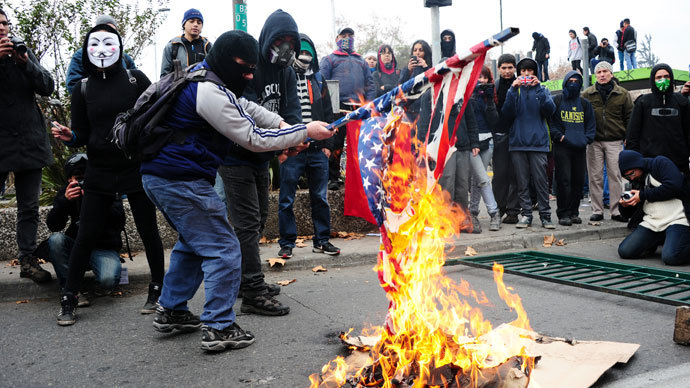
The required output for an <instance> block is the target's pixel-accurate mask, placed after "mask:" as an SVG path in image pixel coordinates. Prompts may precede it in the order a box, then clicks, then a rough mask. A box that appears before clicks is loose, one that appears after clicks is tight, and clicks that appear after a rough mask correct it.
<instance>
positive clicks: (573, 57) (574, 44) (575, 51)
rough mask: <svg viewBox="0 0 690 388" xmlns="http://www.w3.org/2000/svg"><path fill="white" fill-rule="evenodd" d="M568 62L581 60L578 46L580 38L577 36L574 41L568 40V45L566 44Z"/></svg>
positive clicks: (579, 45) (580, 50)
mask: <svg viewBox="0 0 690 388" xmlns="http://www.w3.org/2000/svg"><path fill="white" fill-rule="evenodd" d="M568 60H569V61H579V60H582V45H581V44H580V38H578V37H577V36H576V37H575V38H574V39H570V43H568Z"/></svg>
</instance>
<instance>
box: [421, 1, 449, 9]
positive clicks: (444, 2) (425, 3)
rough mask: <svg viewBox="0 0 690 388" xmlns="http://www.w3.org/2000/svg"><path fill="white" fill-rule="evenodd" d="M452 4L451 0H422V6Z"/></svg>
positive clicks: (445, 5)
mask: <svg viewBox="0 0 690 388" xmlns="http://www.w3.org/2000/svg"><path fill="white" fill-rule="evenodd" d="M449 5H453V0H424V6H425V7H427V8H431V7H447V6H449Z"/></svg>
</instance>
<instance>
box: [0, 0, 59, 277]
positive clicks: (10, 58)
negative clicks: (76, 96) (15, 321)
mask: <svg viewBox="0 0 690 388" xmlns="http://www.w3.org/2000/svg"><path fill="white" fill-rule="evenodd" d="M10 26H11V23H10V21H9V19H8V18H7V14H6V13H5V12H4V11H3V10H2V9H0V85H2V92H1V93H0V117H2V120H0V176H6V174H7V173H9V172H14V187H15V190H16V193H17V234H16V238H17V246H18V247H19V263H20V266H21V270H20V272H19V276H20V277H23V278H29V279H31V280H33V281H35V282H36V283H42V282H47V281H50V279H51V275H50V272H48V271H46V270H44V269H43V268H41V266H40V264H38V259H37V258H36V257H35V256H34V255H33V252H34V250H35V249H36V238H37V237H36V234H37V231H38V220H39V216H38V197H39V194H40V192H41V176H42V169H43V167H46V166H48V165H50V164H51V163H53V155H52V153H51V150H50V143H49V141H48V135H47V134H46V130H45V125H46V122H45V118H44V117H43V113H41V110H40V109H39V107H38V104H37V102H36V94H38V95H41V96H49V95H50V94H51V93H53V89H54V87H55V83H54V82H53V78H52V77H51V76H50V73H49V72H48V71H47V70H46V69H44V68H43V67H42V66H41V64H40V63H39V62H38V59H37V58H36V56H35V55H34V53H33V52H31V50H29V49H28V48H27V47H26V45H25V44H24V43H23V42H22V41H21V40H19V39H17V38H16V37H11V36H10Z"/></svg>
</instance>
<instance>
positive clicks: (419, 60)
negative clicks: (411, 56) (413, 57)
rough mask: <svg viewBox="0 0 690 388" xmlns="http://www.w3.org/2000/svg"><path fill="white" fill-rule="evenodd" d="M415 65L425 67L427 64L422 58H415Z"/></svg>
mask: <svg viewBox="0 0 690 388" xmlns="http://www.w3.org/2000/svg"><path fill="white" fill-rule="evenodd" d="M417 66H419V67H426V66H427V64H426V61H425V60H424V58H417Z"/></svg>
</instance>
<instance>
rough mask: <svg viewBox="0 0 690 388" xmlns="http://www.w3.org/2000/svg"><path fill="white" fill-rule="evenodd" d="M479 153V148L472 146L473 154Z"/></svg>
mask: <svg viewBox="0 0 690 388" xmlns="http://www.w3.org/2000/svg"><path fill="white" fill-rule="evenodd" d="M477 155H479V148H472V156H477Z"/></svg>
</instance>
